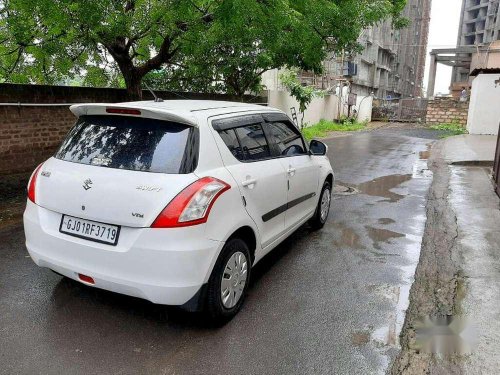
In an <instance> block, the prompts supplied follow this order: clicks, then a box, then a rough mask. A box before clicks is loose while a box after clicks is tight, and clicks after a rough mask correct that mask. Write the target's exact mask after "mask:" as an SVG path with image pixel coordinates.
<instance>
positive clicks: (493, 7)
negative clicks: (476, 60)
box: [452, 0, 500, 86]
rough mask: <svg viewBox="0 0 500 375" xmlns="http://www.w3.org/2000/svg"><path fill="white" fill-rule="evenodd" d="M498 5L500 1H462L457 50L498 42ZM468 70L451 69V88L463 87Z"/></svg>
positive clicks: (499, 25)
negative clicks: (456, 85)
mask: <svg viewBox="0 0 500 375" xmlns="http://www.w3.org/2000/svg"><path fill="white" fill-rule="evenodd" d="M499 3H500V0H463V1H462V13H461V17H460V25H459V29H458V39H457V48H460V47H469V46H477V47H479V46H484V45H489V44H490V43H491V42H494V41H496V40H500V7H499ZM461 56H464V55H461ZM468 56H470V54H469V55H468ZM469 70H470V68H469V67H455V68H454V69H453V76H452V86H453V84H458V85H462V84H464V85H465V83H466V82H468V81H469V73H470V71H469Z"/></svg>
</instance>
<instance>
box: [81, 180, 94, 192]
mask: <svg viewBox="0 0 500 375" xmlns="http://www.w3.org/2000/svg"><path fill="white" fill-rule="evenodd" d="M91 185H92V180H91V179H90V178H88V179H86V180H85V181H83V188H84V189H85V190H89V189H90V188H91V187H92V186H91Z"/></svg>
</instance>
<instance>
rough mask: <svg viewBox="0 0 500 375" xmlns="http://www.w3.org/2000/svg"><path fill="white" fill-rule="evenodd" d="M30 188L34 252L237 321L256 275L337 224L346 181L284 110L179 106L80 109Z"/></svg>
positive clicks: (107, 284) (58, 268) (87, 275)
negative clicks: (299, 236)
mask: <svg viewBox="0 0 500 375" xmlns="http://www.w3.org/2000/svg"><path fill="white" fill-rule="evenodd" d="M70 109H71V111H72V112H73V113H74V114H75V116H76V117H77V121H76V124H75V125H74V127H73V128H72V129H71V131H70V132H69V134H68V135H67V137H66V139H65V140H64V142H63V143H62V145H61V146H60V148H59V150H58V151H57V152H56V153H55V155H54V156H53V157H51V158H50V159H48V160H47V161H45V162H44V163H42V164H40V165H39V166H38V167H37V168H36V170H35V171H34V172H33V174H32V176H31V179H30V181H29V185H28V200H27V206H26V211H25V212H24V228H25V233H26V246H27V248H28V251H29V254H30V255H31V258H32V259H33V260H34V261H35V263H36V264H37V265H38V266H40V267H46V268H49V269H51V270H53V271H54V272H56V273H58V274H60V275H63V276H66V277H68V278H71V279H74V280H77V281H79V282H81V283H83V284H86V285H88V286H92V287H96V288H102V289H105V290H109V291H113V292H117V293H122V294H126V295H129V296H135V297H139V298H143V299H146V300H149V301H151V302H153V303H157V304H165V305H177V306H182V307H183V308H184V309H186V310H189V311H198V310H201V311H204V312H206V314H207V315H208V316H209V317H210V318H212V319H214V320H220V321H223V320H228V319H230V318H231V317H232V316H234V315H235V314H236V313H237V312H238V311H239V309H240V308H241V306H242V303H243V300H244V298H245V292H246V290H247V288H248V285H249V282H250V276H251V269H252V266H254V265H255V264H256V263H257V262H258V261H259V260H261V259H262V257H264V255H266V254H267V253H269V252H270V251H271V250H272V249H273V248H275V247H276V246H277V245H278V244H279V243H281V242H282V241H283V240H284V239H285V238H287V237H288V236H289V235H290V234H291V233H292V232H294V231H295V230H296V229H297V228H299V227H300V226H301V225H303V224H305V223H306V222H309V224H310V226H311V227H312V228H314V229H319V228H321V227H323V225H324V224H325V222H326V220H327V218H328V214H329V210H330V202H331V191H332V186H333V184H334V174H333V171H332V167H331V165H330V162H329V160H328V158H327V156H326V152H327V147H326V145H324V144H323V143H321V142H319V141H315V140H313V141H311V143H310V144H309V145H308V144H306V142H305V141H304V138H303V137H302V135H301V133H300V131H299V130H298V129H297V127H296V126H295V125H294V124H293V123H292V122H291V121H290V119H289V118H288V117H287V116H286V115H285V114H284V113H282V112H281V111H278V110H276V109H273V108H267V107H262V106H258V105H249V104H245V103H231V102H215V101H190V100H171V101H164V102H157V101H154V102H153V101H151V102H147V101H142V102H130V103H121V104H81V105H74V106H72V107H71V108H70Z"/></svg>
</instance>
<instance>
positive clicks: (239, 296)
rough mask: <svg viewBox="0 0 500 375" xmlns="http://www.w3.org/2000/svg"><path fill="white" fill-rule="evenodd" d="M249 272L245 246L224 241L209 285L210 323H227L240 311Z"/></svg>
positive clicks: (247, 251)
mask: <svg viewBox="0 0 500 375" xmlns="http://www.w3.org/2000/svg"><path fill="white" fill-rule="evenodd" d="M231 267H232V268H233V271H234V273H232V274H231V272H232V271H231V270H230V268H231ZM250 270H251V257H250V251H249V250H248V246H247V244H246V243H245V242H244V241H243V240H241V239H239V238H233V239H230V240H229V241H227V242H226V244H225V245H224V247H223V248H222V251H221V254H220V255H219V258H218V259H217V262H216V263H215V266H214V269H213V271H212V275H211V276H210V279H209V282H208V290H207V303H206V312H207V315H208V318H209V319H210V320H211V322H212V323H214V324H223V323H225V322H228V321H229V320H231V319H232V318H233V317H234V316H235V315H236V314H237V313H238V311H239V310H240V309H241V306H242V305H243V302H244V300H245V295H246V291H247V289H248V285H249V282H250ZM243 279H244V283H243V284H242V281H243Z"/></svg>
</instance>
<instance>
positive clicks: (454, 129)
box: [431, 123, 467, 138]
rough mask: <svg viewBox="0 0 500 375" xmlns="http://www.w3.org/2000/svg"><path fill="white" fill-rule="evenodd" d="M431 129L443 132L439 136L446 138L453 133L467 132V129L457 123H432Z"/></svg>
mask: <svg viewBox="0 0 500 375" xmlns="http://www.w3.org/2000/svg"><path fill="white" fill-rule="evenodd" d="M431 129H433V130H439V131H441V132H443V133H442V134H441V135H440V136H439V137H440V138H446V137H451V136H453V135H460V134H467V129H465V128H464V127H463V126H462V125H460V124H456V123H448V124H437V125H432V126H431Z"/></svg>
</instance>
